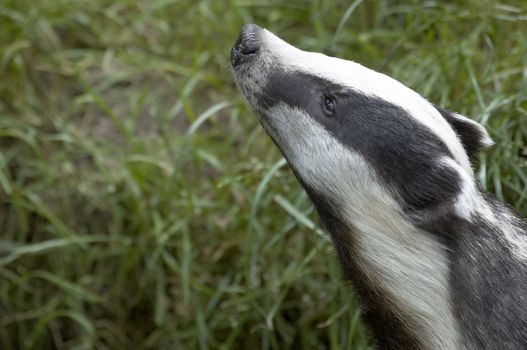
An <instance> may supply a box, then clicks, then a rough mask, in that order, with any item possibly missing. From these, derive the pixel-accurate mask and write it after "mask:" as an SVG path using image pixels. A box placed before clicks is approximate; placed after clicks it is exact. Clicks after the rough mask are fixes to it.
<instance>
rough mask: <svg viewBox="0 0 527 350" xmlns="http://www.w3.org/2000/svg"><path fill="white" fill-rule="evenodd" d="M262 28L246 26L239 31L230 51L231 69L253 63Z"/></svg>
mask: <svg viewBox="0 0 527 350" xmlns="http://www.w3.org/2000/svg"><path fill="white" fill-rule="evenodd" d="M261 31H262V28H260V27H258V26H257V25H256V24H246V25H244V26H243V27H242V29H241V30H240V35H239V36H238V39H236V42H235V43H234V46H233V47H232V50H231V64H232V66H233V67H236V66H238V65H241V64H243V63H247V62H250V61H253V60H254V59H255V58H256V56H258V53H259V51H260V45H261V38H260V32H261Z"/></svg>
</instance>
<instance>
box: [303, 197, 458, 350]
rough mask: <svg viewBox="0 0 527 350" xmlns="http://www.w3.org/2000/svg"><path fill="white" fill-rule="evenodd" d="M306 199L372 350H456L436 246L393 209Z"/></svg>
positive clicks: (443, 260) (443, 254) (443, 255)
mask: <svg viewBox="0 0 527 350" xmlns="http://www.w3.org/2000/svg"><path fill="white" fill-rule="evenodd" d="M308 194H309V196H310V197H311V199H312V200H313V202H314V203H315V206H316V207H317V211H318V213H319V215H320V217H321V219H322V221H323V222H324V224H325V226H326V228H327V229H328V231H329V233H330V235H331V238H332V240H333V243H334V245H335V249H336V251H337V254H338V257H339V260H340V263H341V265H342V269H343V272H344V274H345V277H346V278H347V279H348V280H350V281H351V282H352V284H353V285H354V286H355V288H356V290H357V291H358V293H359V297H360V301H361V303H362V306H363V308H364V318H365V321H366V323H367V324H369V326H370V328H371V330H372V331H373V333H374V334H373V335H374V336H375V338H376V340H377V341H378V343H379V347H380V348H389V349H462V348H463V345H462V341H461V339H460V338H461V337H460V334H459V331H458V328H457V325H456V319H455V317H454V312H453V306H452V303H451V296H450V288H449V263H448V256H447V250H446V247H445V246H444V245H443V244H442V243H441V240H440V239H439V238H438V237H436V236H434V235H432V234H430V233H428V232H426V231H423V230H421V229H419V228H418V227H416V226H415V225H413V224H412V223H411V222H410V221H409V220H408V219H407V218H406V217H405V215H404V214H403V213H401V212H400V210H397V208H396V207H394V206H390V205H385V206H384V207H380V206H379V205H378V203H377V204H373V205H370V206H369V205H368V204H365V205H362V206H351V205H347V204H345V203H344V204H342V203H335V202H334V201H332V200H328V198H327V197H325V198H324V197H323V196H319V195H317V194H316V193H314V192H313V191H309V189H308Z"/></svg>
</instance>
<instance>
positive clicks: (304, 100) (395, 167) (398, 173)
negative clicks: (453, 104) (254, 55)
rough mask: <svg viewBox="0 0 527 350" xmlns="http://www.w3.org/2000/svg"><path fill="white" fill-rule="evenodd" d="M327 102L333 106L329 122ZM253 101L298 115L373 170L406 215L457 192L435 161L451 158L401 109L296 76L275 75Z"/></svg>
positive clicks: (451, 176)
mask: <svg viewBox="0 0 527 350" xmlns="http://www.w3.org/2000/svg"><path fill="white" fill-rule="evenodd" d="M326 96H332V97H333V98H334V99H335V101H336V113H335V115H333V116H330V117H328V116H327V114H326V113H324V109H323V103H324V98H325V97H326ZM258 101H259V103H260V104H261V105H262V106H263V107H264V108H269V107H272V106H273V105H275V104H276V103H278V102H284V103H286V104H288V105H289V106H294V107H297V108H299V109H303V110H305V111H306V112H307V114H308V115H309V116H310V117H312V118H313V119H315V120H316V121H317V122H318V123H319V124H320V125H322V126H324V128H325V129H326V130H327V131H329V132H330V133H331V134H332V135H334V137H335V138H336V139H338V140H339V141H340V142H341V143H342V144H343V145H345V146H347V147H349V148H350V149H351V150H353V151H355V152H359V153H361V154H362V156H363V157H364V158H365V159H366V160H367V161H368V162H369V163H370V164H372V165H373V166H374V168H375V170H376V172H377V174H378V175H379V176H380V177H382V179H383V180H384V181H386V182H387V183H388V184H390V185H391V186H390V187H391V188H395V189H396V192H397V193H395V194H396V195H398V196H399V197H400V198H401V199H402V200H403V203H404V204H405V205H404V208H403V209H405V210H406V211H408V212H410V213H411V212H415V211H419V212H420V211H422V210H426V209H431V208H434V207H436V206H438V205H442V204H444V203H446V202H450V201H451V200H452V199H453V198H454V197H455V196H456V195H457V194H458V193H459V190H460V179H459V178H458V175H457V174H456V172H455V171H454V170H452V169H450V168H445V167H444V166H442V165H441V164H440V163H439V162H438V159H441V157H443V156H445V157H451V154H450V151H449V150H448V148H447V147H446V145H445V144H444V143H443V142H441V141H440V140H439V139H438V138H437V137H436V136H435V135H434V134H433V133H432V132H431V131H430V130H428V129H427V128H426V127H425V126H423V125H420V124H419V123H418V122H416V121H415V120H413V119H412V118H411V117H410V116H409V115H408V114H407V112H405V111H404V110H403V109H402V108H400V107H398V106H396V105H393V104H391V103H389V102H386V101H384V100H382V99H379V98H375V97H371V96H366V95H364V94H361V93H359V92H356V91H352V90H349V89H346V88H344V87H341V86H339V85H336V84H334V83H331V82H328V81H326V80H324V79H321V78H318V77H315V76H311V75H308V74H305V73H301V72H295V73H289V72H288V73H285V72H281V71H275V72H274V73H272V74H271V76H270V77H269V79H268V84H267V85H266V87H265V88H264V90H263V93H261V94H260V95H258Z"/></svg>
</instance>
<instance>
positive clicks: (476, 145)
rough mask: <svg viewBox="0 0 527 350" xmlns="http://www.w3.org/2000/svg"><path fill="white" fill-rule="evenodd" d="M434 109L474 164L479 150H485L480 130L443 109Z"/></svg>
mask: <svg viewBox="0 0 527 350" xmlns="http://www.w3.org/2000/svg"><path fill="white" fill-rule="evenodd" d="M435 107H436V109H437V110H438V111H439V113H441V115H442V116H443V118H445V119H446V121H447V122H448V123H449V124H450V126H451V127H452V129H454V131H455V132H456V134H457V135H458V137H459V139H460V140H461V143H462V144H463V147H464V148H465V151H466V152H467V155H468V157H469V159H470V161H471V163H472V164H474V163H476V162H477V160H478V158H479V154H480V152H481V150H482V149H483V148H485V145H484V143H483V139H484V136H483V134H482V130H481V129H480V128H478V127H477V126H476V125H474V124H472V123H470V122H467V121H464V120H463V119H460V118H456V117H454V115H453V114H452V112H450V111H447V110H446V109H444V108H441V107H438V106H435Z"/></svg>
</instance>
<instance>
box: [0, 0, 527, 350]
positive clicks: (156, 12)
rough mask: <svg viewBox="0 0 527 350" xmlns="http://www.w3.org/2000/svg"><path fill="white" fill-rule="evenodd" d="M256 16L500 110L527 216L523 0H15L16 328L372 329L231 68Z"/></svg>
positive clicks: (347, 338)
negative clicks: (238, 42) (241, 35)
mask: <svg viewBox="0 0 527 350" xmlns="http://www.w3.org/2000/svg"><path fill="white" fill-rule="evenodd" d="M247 22H256V23H258V24H260V25H262V26H265V27H267V28H269V29H271V30H273V31H274V32H277V33H279V35H281V36H282V37H284V38H285V39H286V40H288V41H290V42H292V43H294V44H295V45H297V46H299V47H301V48H303V49H309V50H314V51H322V52H325V53H327V54H331V55H336V56H340V57H344V58H348V59H353V60H356V61H359V62H361V63H363V64H365V65H367V66H369V67H371V68H374V69H376V70H379V71H382V72H385V73H388V74H390V75H392V76H394V77H395V78H397V79H399V80H401V81H403V82H404V83H406V84H407V85H409V86H411V87H413V88H414V89H415V90H417V91H419V92H420V93H422V94H423V95H425V96H426V97H427V98H429V99H430V100H431V101H433V102H435V103H437V104H439V105H441V106H443V107H446V108H449V109H452V110H455V111H459V112H462V113H465V114H467V115H470V116H472V117H473V118H475V119H477V120H479V121H480V122H482V123H483V124H485V125H486V126H487V128H488V129H489V131H490V133H491V135H492V137H493V138H494V139H495V140H496V142H497V145H496V146H495V147H494V148H493V149H492V150H490V151H488V152H487V153H485V154H484V155H483V156H482V158H481V169H480V171H479V175H480V179H481V182H482V185H483V186H484V187H486V188H488V189H489V190H490V191H492V192H494V193H496V194H497V196H498V197H500V198H502V199H505V200H507V201H508V202H509V203H511V204H512V205H514V206H515V207H516V208H517V209H518V210H520V211H521V212H522V213H523V214H524V215H527V153H526V144H527V96H526V94H525V91H527V68H526V67H527V54H526V53H527V8H526V6H525V4H524V2H523V1H520V0H517V1H507V2H506V3H505V2H497V1H476V0H471V1H459V2H455V1H448V2H440V1H426V2H417V1H411V2H408V3H406V4H400V3H399V2H395V1H360V0H356V1H354V2H345V1H337V0H328V1H321V0H314V1H301V0H291V1H287V2H282V1H278V0H262V1H260V0H258V1H257V0H224V1H196V2H194V1H185V0H152V1H142V0H134V1H131V0H129V1H126V0H125V1H109V0H92V1H81V0H53V1H51V0H50V1H29V0H4V1H2V3H1V4H0V74H1V76H2V84H0V232H1V238H0V280H1V283H0V348H2V349H197V348H199V349H257V348H258V349H282V348H296V349H300V348H303V349H366V348H367V346H368V345H367V340H366V337H365V335H364V331H363V329H362V327H361V324H360V321H359V318H358V310H357V302H356V299H355V298H354V297H353V295H352V293H351V291H350V288H348V287H346V286H345V283H344V282H343V281H342V280H341V275H340V272H339V268H338V265H337V263H336V260H335V257H334V254H333V251H332V248H331V246H330V244H329V243H328V242H327V240H326V239H324V238H323V236H322V238H321V236H320V233H321V230H320V228H319V226H318V220H317V218H316V216H315V215H314V213H313V209H312V206H311V204H310V203H309V202H308V200H307V198H306V195H305V194H304V192H303V191H302V190H301V188H300V186H299V185H298V184H297V182H296V181H295V180H294V178H293V176H292V174H291V172H290V170H289V169H288V167H287V165H286V164H285V162H284V161H283V160H282V158H281V156H280V154H279V152H278V151H277V150H276V149H275V147H274V146H273V145H272V143H271V141H270V140H269V139H268V138H267V137H266V136H265V135H264V133H263V132H262V130H261V128H260V127H259V126H258V124H257V121H256V119H255V118H253V116H252V115H251V112H250V111H249V110H248V108H247V107H246V106H245V104H244V102H243V100H242V98H241V96H240V94H238V93H237V91H236V89H235V86H234V83H233V81H232V78H231V75H230V72H229V69H228V55H229V49H230V46H231V45H232V43H233V42H234V39H235V38H236V36H237V32H238V30H239V28H240V26H241V25H242V24H244V23H247Z"/></svg>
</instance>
